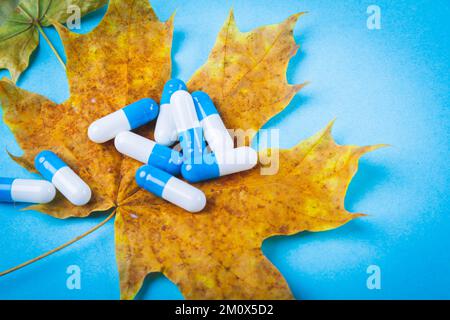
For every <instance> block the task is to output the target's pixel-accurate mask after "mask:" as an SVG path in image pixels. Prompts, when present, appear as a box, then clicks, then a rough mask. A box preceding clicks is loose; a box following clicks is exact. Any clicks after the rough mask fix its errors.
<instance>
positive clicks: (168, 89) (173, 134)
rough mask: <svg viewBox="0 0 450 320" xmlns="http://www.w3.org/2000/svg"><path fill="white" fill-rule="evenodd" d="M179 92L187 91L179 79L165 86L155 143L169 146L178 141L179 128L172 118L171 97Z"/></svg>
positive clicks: (168, 82) (157, 121)
mask: <svg viewBox="0 0 450 320" xmlns="http://www.w3.org/2000/svg"><path fill="white" fill-rule="evenodd" d="M178 90H187V89H186V84H185V83H184V82H183V81H181V80H179V79H171V80H169V81H167V82H166V84H165V85H164V89H163V93H162V96H161V103H160V104H161V105H160V108H159V115H158V119H157V120H156V126H155V134H154V136H155V141H156V142H157V143H158V144H162V145H163V146H169V145H172V144H173V143H175V142H176V141H177V139H178V135H177V128H176V126H175V122H174V120H173V118H172V112H171V105H170V97H171V96H172V94H173V93H174V92H176V91H178Z"/></svg>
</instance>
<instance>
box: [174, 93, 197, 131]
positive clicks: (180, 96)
mask: <svg viewBox="0 0 450 320" xmlns="http://www.w3.org/2000/svg"><path fill="white" fill-rule="evenodd" d="M170 105H171V109H172V116H173V120H174V122H175V126H176V128H177V132H178V134H180V133H182V132H185V131H188V130H190V129H194V128H200V122H199V121H198V118H197V112H196V111H195V105H194V100H192V97H191V95H190V94H189V92H187V91H185V90H178V91H176V92H174V93H173V94H172V96H171V97H170Z"/></svg>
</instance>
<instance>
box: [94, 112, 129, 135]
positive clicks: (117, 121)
mask: <svg viewBox="0 0 450 320" xmlns="http://www.w3.org/2000/svg"><path fill="white" fill-rule="evenodd" d="M128 130H131V126H130V123H129V122H128V119H127V117H126V115H125V112H123V110H122V109H120V110H117V111H116V112H113V113H110V114H108V115H107V116H105V117H103V118H100V119H98V120H96V121H94V122H93V123H92V124H91V125H90V126H89V128H88V137H89V139H90V140H91V141H93V142H95V143H103V142H106V141H108V140H111V139H114V137H115V136H116V135H117V134H118V133H119V132H122V131H128Z"/></svg>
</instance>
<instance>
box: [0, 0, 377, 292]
mask: <svg viewBox="0 0 450 320" xmlns="http://www.w3.org/2000/svg"><path fill="white" fill-rule="evenodd" d="M300 15H301V14H296V15H293V16H291V17H290V18H288V19H287V20H286V21H284V22H282V23H281V24H277V25H272V26H265V27H261V28H258V29H255V30H253V31H251V32H248V33H241V32H240V31H239V30H238V29H237V27H236V24H235V22H234V18H233V15H232V14H230V17H229V18H228V20H227V21H226V23H225V25H224V27H223V29H222V31H221V32H220V34H219V37H218V40H217V43H216V45H215V46H214V48H213V50H212V53H211V55H210V57H209V58H208V61H207V62H206V64H205V65H204V66H203V67H202V68H200V69H199V71H197V72H196V73H195V75H194V76H193V78H192V79H191V80H190V81H189V83H188V86H189V88H190V90H200V89H201V90H204V91H206V92H208V93H209V94H210V95H211V96H212V97H213V98H214V100H215V102H217V105H218V108H219V112H220V113H221V114H222V116H223V118H224V121H225V124H226V125H227V127H230V128H243V129H259V128H260V127H261V126H262V125H263V124H264V123H265V122H266V121H267V120H268V119H270V118H271V117H272V116H274V115H275V114H276V113H279V112H280V111H282V110H283V108H284V107H285V106H286V105H287V104H288V103H289V102H290V101H291V99H292V98H293V96H294V95H295V94H296V93H297V92H298V91H299V90H300V89H301V87H302V85H289V84H288V83H287V81H286V68H287V64H288V62H289V59H290V58H291V57H292V56H293V55H294V54H295V53H296V51H297V49H298V47H297V45H296V44H295V42H294V39H293V37H292V32H293V28H294V25H295V23H296V21H297V19H298V18H299V16H300ZM172 22H173V19H172V18H171V19H169V21H167V22H160V21H159V20H158V19H157V17H156V15H155V13H154V12H153V10H152V9H151V7H150V6H149V4H148V2H147V0H137V1H119V0H112V1H110V5H109V8H108V12H107V14H106V16H105V18H104V19H103V20H102V22H101V24H100V25H99V26H98V27H97V28H96V29H94V30H93V31H92V32H90V33H88V34H86V35H79V34H75V33H71V32H69V31H68V30H66V29H65V28H64V27H62V26H60V25H58V26H57V29H58V32H59V34H60V35H61V38H62V40H63V43H64V47H65V50H66V55H67V57H68V60H67V75H68V78H69V83H70V92H71V96H70V99H69V100H68V101H66V102H64V103H63V104H61V105H56V104H55V103H53V102H51V101H49V100H48V99H46V98H44V97H42V96H39V95H36V94H33V93H30V92H27V91H24V90H21V89H19V88H18V87H16V86H15V85H13V84H12V83H11V82H9V81H7V80H2V81H1V82H0V99H1V102H2V106H3V110H4V120H5V122H6V123H7V124H8V125H9V127H10V128H11V130H12V132H13V133H14V135H15V137H16V139H17V141H18V143H19V144H20V146H21V147H22V149H23V150H24V152H25V153H24V155H23V156H22V157H20V158H19V157H14V159H15V160H16V161H18V162H19V163H20V164H22V165H24V166H25V167H27V168H28V169H30V170H33V167H32V164H33V158H34V156H35V155H36V154H37V153H38V152H39V151H41V150H43V149H50V150H53V151H55V152H57V153H58V154H59V155H60V156H61V157H62V158H63V159H64V160H65V161H66V162H67V163H68V164H69V165H70V166H71V167H72V168H74V170H76V171H77V172H78V173H79V174H80V176H81V177H82V178H83V179H84V180H85V181H86V182H88V184H89V185H90V186H91V188H92V189H93V194H94V197H93V199H92V200H91V202H90V203H89V204H88V205H87V206H84V207H75V206H73V205H71V204H70V203H69V202H68V201H67V200H65V199H64V198H62V197H59V198H58V199H56V200H55V201H54V202H52V203H51V204H47V205H37V206H32V207H29V208H28V209H34V210H38V211H41V212H44V213H47V214H50V215H52V216H54V217H58V218H66V217H72V216H76V217H84V216H87V215H89V214H90V213H91V212H93V211H105V210H108V209H111V208H115V210H116V220H115V235H116V236H115V241H116V257H117V263H118V267H119V274H120V287H121V297H122V298H123V299H131V298H133V297H134V296H135V295H136V293H137V292H138V290H139V288H140V287H141V285H142V282H143V280H144V278H145V276H146V275H147V274H148V273H151V272H163V273H164V274H165V275H166V276H167V277H168V278H169V279H170V280H172V281H173V282H174V283H175V284H176V285H177V286H178V287H179V288H180V290H181V292H182V293H183V295H184V296H185V297H186V298H188V299H291V298H292V294H291V292H290V290H289V287H288V285H287V284H286V282H285V280H284V279H283V277H282V276H281V274H280V273H279V272H278V270H277V269H276V268H275V267H274V266H273V265H272V264H271V263H270V262H269V261H268V260H267V259H266V258H265V257H264V256H263V254H262V252H261V249H260V247H261V243H262V241H263V240H264V239H266V238H268V237H270V236H273V235H288V234H294V233H297V232H301V231H304V230H309V231H323V230H328V229H332V228H336V227H339V226H341V225H343V224H345V223H346V222H348V221H350V220H352V219H354V218H356V217H358V216H360V214H350V213H349V212H347V211H346V210H345V208H344V198H345V193H346V190H347V187H348V184H349V182H350V180H351V178H352V177H353V175H354V174H355V172H356V170H357V166H358V160H359V158H360V157H361V156H362V155H363V154H364V153H366V152H368V151H371V150H374V149H376V148H377V147H378V146H370V147H356V146H338V145H336V144H335V142H334V140H333V138H332V136H331V124H330V125H329V126H327V127H326V128H325V129H324V130H323V131H321V132H319V133H318V134H316V135H314V136H313V137H311V138H309V139H307V140H305V141H303V142H301V143H299V144H298V145H297V146H296V147H294V148H292V149H290V150H283V151H281V152H280V156H279V171H278V173H277V174H275V175H270V176H264V175H261V174H260V168H255V169H254V170H251V171H248V172H244V173H240V174H236V175H232V176H228V177H224V178H221V179H217V180H214V181H209V182H205V183H202V184H198V185H197V186H198V187H199V188H201V189H202V190H203V191H204V192H205V194H206V196H207V199H208V204H207V206H206V208H205V210H204V211H202V212H201V213H199V214H191V213H187V212H185V211H183V210H182V209H180V208H178V207H175V206H173V205H171V204H169V203H167V202H165V201H163V200H162V199H160V198H157V197H155V196H153V195H152V194H150V193H148V192H145V191H143V190H140V189H139V188H138V187H137V185H136V184H135V182H134V173H135V171H136V169H137V167H138V166H139V164H138V163H137V162H136V161H134V160H131V159H128V158H125V157H122V156H121V155H120V154H119V153H118V152H117V151H116V150H115V149H114V146H113V144H112V143H111V142H109V143H106V144H103V145H98V144H95V143H93V142H91V141H89V140H88V138H87V135H86V132H87V127H88V125H89V124H90V123H91V122H92V121H94V120H95V119H97V118H99V117H102V116H104V115H106V114H108V113H110V112H113V111H115V110H117V109H119V108H121V107H123V106H124V105H126V104H129V103H131V102H133V101H135V100H137V99H140V98H143V97H152V98H154V99H159V98H160V94H161V91H162V87H163V85H164V83H165V82H166V81H167V80H168V79H169V77H170V72H171V60H170V49H171V42H172V32H173V23H172ZM151 132H152V128H151V126H147V127H145V128H142V129H140V130H139V133H140V134H142V135H145V136H151ZM272 152H278V151H277V150H272Z"/></svg>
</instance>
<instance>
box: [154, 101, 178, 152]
mask: <svg viewBox="0 0 450 320" xmlns="http://www.w3.org/2000/svg"><path fill="white" fill-rule="evenodd" d="M170 108H171V107H170V104H162V105H160V106H159V115H158V119H157V120H156V126H155V133H154V136H155V141H156V142H157V143H159V144H161V145H163V146H170V145H172V144H174V143H175V142H176V141H177V140H178V134H177V128H176V126H175V122H174V121H173V119H172V113H171V109H170Z"/></svg>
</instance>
